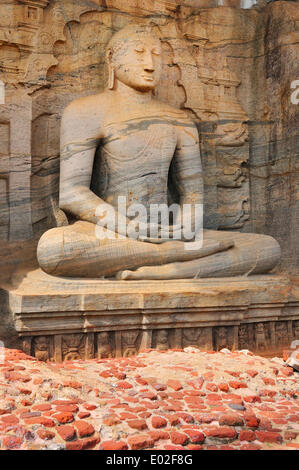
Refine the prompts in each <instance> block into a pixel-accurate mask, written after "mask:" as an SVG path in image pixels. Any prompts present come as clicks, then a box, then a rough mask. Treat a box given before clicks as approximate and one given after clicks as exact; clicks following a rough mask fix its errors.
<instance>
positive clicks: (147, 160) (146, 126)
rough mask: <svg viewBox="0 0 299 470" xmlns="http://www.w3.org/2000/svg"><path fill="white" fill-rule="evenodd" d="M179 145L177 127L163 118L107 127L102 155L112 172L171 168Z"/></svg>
mask: <svg viewBox="0 0 299 470" xmlns="http://www.w3.org/2000/svg"><path fill="white" fill-rule="evenodd" d="M176 144H177V137H176V130H175V127H174V126H173V125H172V124H170V123H168V122H165V121H163V120H161V119H150V120H149V119H147V120H146V119H143V120H138V121H136V120H133V121H128V122H126V123H122V124H112V125H110V126H109V127H107V128H106V136H105V138H104V139H103V142H102V149H103V152H104V153H105V154H106V159H107V163H108V165H109V167H110V168H111V169H113V168H115V170H117V169H118V168H127V169H129V168H131V169H132V168H135V169H136V168H138V167H139V166H141V167H142V166H150V167H153V168H157V169H158V168H160V167H161V168H162V167H167V166H169V165H170V162H171V160H172V158H173V155H174V152H175V148H176Z"/></svg>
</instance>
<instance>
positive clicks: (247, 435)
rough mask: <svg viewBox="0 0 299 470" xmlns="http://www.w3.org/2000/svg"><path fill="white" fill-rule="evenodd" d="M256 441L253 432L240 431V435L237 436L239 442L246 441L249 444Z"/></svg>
mask: <svg viewBox="0 0 299 470" xmlns="http://www.w3.org/2000/svg"><path fill="white" fill-rule="evenodd" d="M255 439H256V436H255V433H254V432H253V431H249V430H248V431H245V430H243V431H241V432H240V434H239V440H240V441H248V442H251V441H255Z"/></svg>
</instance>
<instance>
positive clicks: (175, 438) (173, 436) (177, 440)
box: [170, 431, 188, 445]
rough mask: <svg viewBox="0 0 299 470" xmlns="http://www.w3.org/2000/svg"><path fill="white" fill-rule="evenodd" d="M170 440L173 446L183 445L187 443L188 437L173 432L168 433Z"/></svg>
mask: <svg viewBox="0 0 299 470" xmlns="http://www.w3.org/2000/svg"><path fill="white" fill-rule="evenodd" d="M170 440H171V442H172V443H173V444H179V445H185V444H187V442H188V436H186V434H183V433H181V432H177V431H173V432H171V433H170Z"/></svg>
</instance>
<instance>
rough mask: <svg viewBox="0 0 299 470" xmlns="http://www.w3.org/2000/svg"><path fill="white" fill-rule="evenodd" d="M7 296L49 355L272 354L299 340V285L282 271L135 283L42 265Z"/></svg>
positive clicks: (19, 327) (32, 341) (34, 349)
mask: <svg viewBox="0 0 299 470" xmlns="http://www.w3.org/2000/svg"><path fill="white" fill-rule="evenodd" d="M6 295H7V298H8V305H9V310H10V314H11V315H12V316H13V320H14V324H15V328H16V331H17V333H18V335H19V337H20V339H21V340H22V344H23V349H24V351H25V352H26V353H29V354H32V355H35V356H36V357H37V358H38V359H40V360H42V361H51V360H54V361H63V360H75V359H88V358H97V357H98V358H108V357H119V356H132V355H135V354H137V353H138V351H140V349H144V348H157V349H160V350H163V349H169V348H185V347H188V346H192V347H195V348H199V349H201V350H212V349H214V350H220V349H222V348H225V347H228V348H230V349H250V350H251V351H255V352H259V353H261V354H264V355H268V354H270V355H272V354H278V353H279V352H280V351H281V350H282V349H283V348H285V347H288V346H289V345H290V344H291V342H292V341H293V340H294V339H296V338H297V339H299V296H298V290H297V295H296V286H295V285H294V284H292V283H291V281H290V280H289V279H288V278H286V277H281V276H271V275H268V276H252V277H249V278H246V277H244V278H243V277H242V278H224V279H205V280H202V279H196V280H179V281H162V282H161V281H138V282H137V281H136V282H135V281H113V280H78V279H61V278H54V277H51V276H48V275H46V274H44V273H43V272H41V271H39V270H37V271H33V272H31V273H29V274H28V275H27V277H25V278H24V279H23V280H22V282H21V283H20V284H19V285H18V287H14V288H13V287H7V290H6Z"/></svg>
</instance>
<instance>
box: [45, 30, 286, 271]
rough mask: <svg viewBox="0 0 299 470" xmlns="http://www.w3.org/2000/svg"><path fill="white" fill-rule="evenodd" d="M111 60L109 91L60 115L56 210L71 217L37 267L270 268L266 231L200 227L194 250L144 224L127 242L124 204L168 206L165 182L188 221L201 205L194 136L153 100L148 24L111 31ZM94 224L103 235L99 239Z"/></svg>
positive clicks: (188, 125) (154, 59) (157, 47)
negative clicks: (108, 216)
mask: <svg viewBox="0 0 299 470" xmlns="http://www.w3.org/2000/svg"><path fill="white" fill-rule="evenodd" d="M107 62H108V68H109V83H108V87H107V89H106V90H105V91H104V92H102V93H100V94H97V95H94V96H87V97H83V98H80V99H77V100H75V101H73V102H71V103H70V104H69V105H68V106H67V108H66V109H65V111H64V114H63V117H62V124H61V169H60V199H59V205H60V208H61V209H62V210H63V211H64V212H65V213H67V214H68V216H69V217H71V218H72V219H73V221H72V222H71V223H70V224H69V225H67V226H62V227H57V228H53V229H51V230H49V231H47V232H46V233H45V234H44V235H43V236H42V237H41V239H40V241H39V244H38V250H37V257H38V261H39V264H40V266H41V268H42V269H43V270H44V271H45V272H46V273H48V274H51V275H54V276H67V277H85V278H86V277H87V278H104V277H106V278H113V277H114V278H115V277H116V278H117V279H119V280H130V279H140V280H142V279H183V278H194V277H198V278H206V277H228V276H237V275H248V274H261V273H266V272H268V271H270V270H271V269H272V268H273V267H274V266H275V265H276V263H277V262H278V260H279V258H280V247H279V245H278V243H277V242H276V241H275V240H274V239H273V238H271V237H269V236H266V235H257V234H245V233H238V232H221V231H211V230H204V231H203V241H202V243H200V244H199V243H198V241H194V240H192V239H191V240H190V239H188V240H187V241H186V240H184V239H178V238H177V237H176V236H175V232H176V230H177V223H176V222H174V221H173V222H172V224H171V223H170V227H168V228H169V236H168V237H167V238H165V237H164V236H162V232H163V226H162V225H159V223H158V224H156V226H155V229H157V227H158V229H157V230H158V232H157V235H156V237H154V238H153V237H152V236H151V233H152V231H151V229H152V228H153V227H152V223H151V221H150V220H148V221H147V222H148V225H147V229H146V235H144V234H143V236H142V237H141V236H139V235H137V236H130V234H129V232H130V231H129V229H128V228H129V227H132V224H133V226H134V227H135V225H134V224H138V217H136V214H135V216H130V215H128V213H129V212H128V211H127V208H128V207H129V206H130V205H132V204H133V205H134V204H142V206H143V207H145V208H146V209H148V210H150V208H151V207H153V205H165V204H166V205H167V204H169V181H170V178H171V181H172V185H173V187H175V188H176V194H177V195H178V205H179V207H181V208H182V210H183V207H185V206H186V205H189V207H191V212H190V218H191V222H190V223H191V225H192V224H193V225H194V217H195V215H194V214H195V209H194V208H195V207H198V206H200V205H202V204H203V176H202V165H201V156H200V150H199V137H198V131H197V128H196V126H195V124H194V123H193V122H192V120H190V118H189V117H188V115H187V114H186V113H185V112H184V111H182V110H179V109H175V108H173V107H171V106H169V105H167V104H165V103H163V102H160V101H158V100H157V99H155V97H154V93H153V92H154V89H155V87H156V86H157V84H158V82H159V78H160V75H161V71H162V59H161V43H160V40H159V38H157V37H156V36H155V35H154V34H153V33H152V32H151V31H150V30H149V28H148V27H146V26H144V25H129V26H127V27H125V28H124V29H123V30H121V31H119V32H118V33H116V34H115V35H114V36H113V38H112V39H111V41H110V43H109V45H108V48H107ZM119 198H122V200H125V201H126V204H125V210H120V209H119V207H120V206H119V204H118V201H119ZM99 208H100V209H101V210H100V213H101V214H103V213H105V211H106V213H111V210H112V211H114V214H115V215H116V216H115V220H117V224H116V226H115V228H114V230H113V231H111V228H109V227H107V220H106V222H105V223H104V220H105V217H104V219H103V217H102V215H101V216H100V215H99ZM139 222H140V220H139ZM180 223H181V222H180ZM105 224H106V225H105ZM98 227H103V230H104V232H105V231H106V232H107V234H109V236H107V237H102V236H101V237H99V236H97V228H98ZM134 233H136V232H134ZM111 235H112V236H111Z"/></svg>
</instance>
